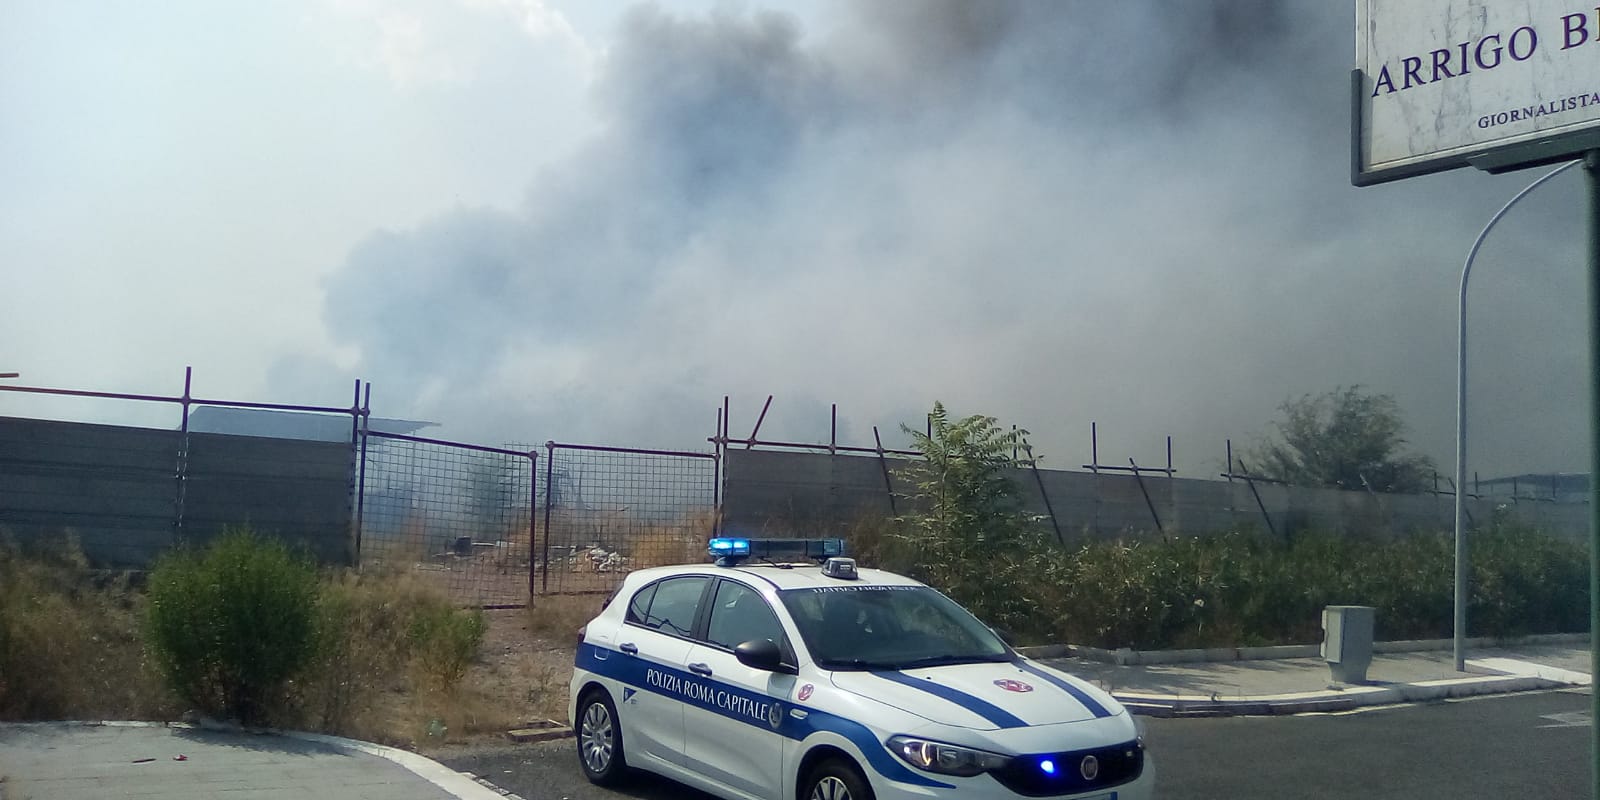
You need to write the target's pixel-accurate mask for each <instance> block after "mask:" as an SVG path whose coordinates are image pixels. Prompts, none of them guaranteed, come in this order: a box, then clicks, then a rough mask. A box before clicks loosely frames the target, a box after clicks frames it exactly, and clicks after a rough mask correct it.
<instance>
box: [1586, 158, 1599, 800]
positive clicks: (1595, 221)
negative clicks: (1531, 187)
mask: <svg viewBox="0 0 1600 800" xmlns="http://www.w3.org/2000/svg"><path fill="white" fill-rule="evenodd" d="M1583 171H1584V173H1585V174H1586V176H1587V178H1588V180H1587V181H1585V183H1586V185H1587V186H1586V188H1587V189H1588V193H1589V631H1590V633H1589V671H1590V673H1591V674H1593V673H1594V670H1595V667H1596V666H1600V635H1597V632H1600V627H1596V626H1597V625H1600V150H1590V151H1589V152H1588V153H1586V154H1584V157H1583ZM1589 710H1590V714H1591V717H1590V718H1591V719H1600V693H1594V692H1591V693H1590V708H1589ZM1589 730H1590V734H1589V756H1590V758H1589V761H1590V767H1591V772H1590V774H1591V776H1592V779H1593V786H1592V787H1591V794H1590V796H1591V797H1600V732H1597V729H1595V728H1590V729H1589Z"/></svg>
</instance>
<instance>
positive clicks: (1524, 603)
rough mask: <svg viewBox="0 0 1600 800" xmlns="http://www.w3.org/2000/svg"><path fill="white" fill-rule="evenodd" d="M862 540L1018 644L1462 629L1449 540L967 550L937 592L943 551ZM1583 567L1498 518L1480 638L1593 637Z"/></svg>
mask: <svg viewBox="0 0 1600 800" xmlns="http://www.w3.org/2000/svg"><path fill="white" fill-rule="evenodd" d="M856 535H857V536H859V537H861V538H862V539H864V543H865V545H866V546H867V547H868V548H872V549H877V550H880V551H882V552H884V553H885V554H889V553H891V552H892V554H893V556H894V557H895V558H896V559H897V560H898V561H900V562H902V563H897V564H895V565H894V566H892V567H891V568H892V569H899V570H903V571H909V572H911V573H912V574H917V575H922V576H926V578H927V579H928V580H929V582H930V583H932V584H933V585H934V586H936V587H938V588H940V589H942V590H944V591H945V592H947V593H948V594H950V595H951V596H952V597H953V598H955V599H956V600H957V601H959V602H961V603H962V604H963V605H965V606H967V607H968V608H969V609H972V610H973V612H974V613H976V614H977V615H978V616H979V617H980V618H982V619H984V620H985V621H987V622H991V623H994V624H998V625H1002V626H1006V627H1009V628H1010V629H1011V631H1012V633H1013V634H1014V635H1015V638H1016V639H1017V640H1018V641H1019V642H1022V643H1042V642H1071V643H1075V644H1084V645H1091V646H1096V647H1107V648H1117V647H1133V648H1138V649H1147V650H1148V649H1162V648H1173V647H1179V648H1182V647H1236V646H1252V645H1265V644H1291V643H1305V642H1315V641H1318V640H1320V639H1321V638H1322V630H1321V615H1322V610H1323V609H1324V608H1325V607H1326V606H1329V605H1370V606H1373V607H1375V608H1376V609H1377V635H1378V637H1379V638H1380V639H1424V638H1444V637H1448V636H1450V635H1451V633H1452V625H1453V619H1454V613H1453V607H1454V603H1453V598H1454V588H1453V587H1454V573H1455V566H1454V564H1455V546H1454V539H1453V537H1452V536H1451V535H1450V534H1446V533H1429V532H1419V533H1415V534H1411V535H1407V536H1398V537H1393V538H1378V537H1364V536H1348V535H1337V534H1327V533H1303V534H1299V535H1297V536H1296V537H1295V538H1294V539H1293V541H1290V542H1285V541H1283V540H1281V539H1270V538H1267V537H1265V536H1262V535H1259V534H1255V533H1243V532H1235V533H1226V534H1217V535H1212V536H1200V537H1185V536H1164V537H1153V536H1152V537H1144V538H1132V539H1125V540H1112V541H1087V542H1079V543H1076V544H1074V545H1072V546H1070V547H1066V548H1063V547H1059V546H1057V545H1055V544H1054V543H1053V542H1049V541H1046V540H1043V539H1037V538H1036V539H1034V540H1033V543H1032V544H1030V545H1028V546H1026V547H1020V546H1017V545H1016V544H1015V543H1016V542H1017V541H1019V540H1015V539H1014V540H1013V542H1014V544H1013V546H1012V547H1009V548H1001V549H999V550H998V551H997V552H993V553H988V552H983V551H969V552H966V553H965V554H963V557H964V558H966V559H968V561H967V563H966V564H965V565H964V566H963V568H962V569H961V570H960V573H959V574H960V575H962V576H965V577H974V576H984V575H992V576H994V579H993V580H990V581H979V580H962V581H949V582H941V578H943V577H945V576H946V575H947V574H949V571H948V570H947V569H946V568H943V567H941V565H939V564H937V563H929V560H931V559H933V558H938V557H941V556H942V552H941V551H939V550H935V549H924V550H920V551H919V550H916V549H909V550H907V549H895V550H893V551H889V550H885V549H884V548H883V543H884V540H885V537H884V536H883V534H882V532H881V530H879V529H878V528H877V527H875V526H864V527H862V528H860V529H858V530H857V532H856ZM1588 596H1589V585H1588V558H1587V552H1586V551H1585V550H1584V548H1583V547H1582V546H1581V545H1579V544H1576V543H1574V542H1571V541H1568V540H1564V539H1559V538H1556V537H1552V536H1549V535H1546V534H1543V533H1540V532H1538V531H1536V530H1532V529H1528V528H1526V527H1520V526H1515V525H1511V524H1509V523H1507V522H1505V521H1503V520H1496V521H1494V522H1493V523H1492V524H1491V525H1488V526H1485V528H1484V529H1483V530H1481V531H1478V532H1475V533H1474V534H1473V536H1472V600H1471V605H1470V607H1469V610H1468V625H1469V628H1470V631H1469V632H1470V633H1471V635H1474V636H1496V637H1515V636H1522V635H1527V634H1535V633H1556V632H1580V631H1584V630H1587V629H1588V602H1589V600H1588Z"/></svg>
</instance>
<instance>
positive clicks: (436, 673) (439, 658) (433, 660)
mask: <svg viewBox="0 0 1600 800" xmlns="http://www.w3.org/2000/svg"><path fill="white" fill-rule="evenodd" d="M488 628H489V626H488V623H487V622H486V621H485V620H484V617H483V612H481V611H477V610H464V609H460V608H456V607H454V606H452V605H449V604H448V603H444V602H439V603H432V604H428V605H425V606H423V607H421V608H419V609H417V614H416V616H415V617H414V618H413V619H412V620H411V646H412V649H413V653H414V656H413V658H414V661H415V664H416V669H417V672H418V675H419V676H420V679H419V683H421V684H423V686H424V687H425V688H431V689H435V690H446V689H449V688H451V687H453V686H455V685H456V684H457V683H459V682H460V681H461V677H462V676H463V675H465V674H466V672H467V667H468V666H470V665H471V664H472V659H473V658H474V657H476V656H477V655H478V646H479V645H481V644H482V643H483V634H484V632H486V631H487V630H488Z"/></svg>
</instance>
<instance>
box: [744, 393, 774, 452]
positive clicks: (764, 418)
mask: <svg viewBox="0 0 1600 800" xmlns="http://www.w3.org/2000/svg"><path fill="white" fill-rule="evenodd" d="M769 408H772V395H770V394H769V395H767V402H766V405H763V406H762V407H761V416H759V417H756V426H755V427H754V428H751V429H750V439H749V441H746V442H745V443H744V449H746V450H749V449H750V448H752V447H755V446H756V434H758V433H760V432H761V423H763V422H766V421H767V409H769Z"/></svg>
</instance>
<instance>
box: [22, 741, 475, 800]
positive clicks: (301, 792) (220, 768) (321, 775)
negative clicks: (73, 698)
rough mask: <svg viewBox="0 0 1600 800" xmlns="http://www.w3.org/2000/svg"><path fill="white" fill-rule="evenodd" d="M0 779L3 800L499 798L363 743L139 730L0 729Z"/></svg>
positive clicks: (417, 760)
mask: <svg viewBox="0 0 1600 800" xmlns="http://www.w3.org/2000/svg"><path fill="white" fill-rule="evenodd" d="M180 759H181V760H180ZM0 776H4V778H5V780H4V781H3V782H0V798H3V800H79V798H82V799H83V800H90V798H108V797H151V798H154V797H163V798H179V800H185V799H186V798H194V799H195V800H199V798H216V797H227V798H234V799H236V800H306V798H311V797H316V798H324V797H326V798H336V799H337V800H455V799H456V798H460V799H461V800H489V799H491V798H492V799H493V800H499V798H500V795H499V794H498V793H497V792H494V791H493V790H491V789H489V788H487V787H484V786H482V785H480V784H478V783H476V782H474V781H473V780H472V779H470V778H468V777H467V776H465V775H462V774H461V773H458V772H455V771H454V770H450V769H448V768H446V767H444V766H443V765H441V764H438V763H437V762H434V761H431V760H429V759H426V758H423V757H421V756H418V755H415V754H413V753H407V752H405V751H401V750H394V749H392V748H385V747H380V746H378V745H371V744H367V743H365V742H355V741H353V740H349V739H339V738H336V737H330V736H315V735H311V734H287V735H279V734H254V733H233V732H224V731H212V730H200V729H195V728H192V727H186V726H185V727H169V726H163V725H160V724H140V723H123V724H117V723H108V724H103V725H97V724H83V723H38V724H18V725H0Z"/></svg>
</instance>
